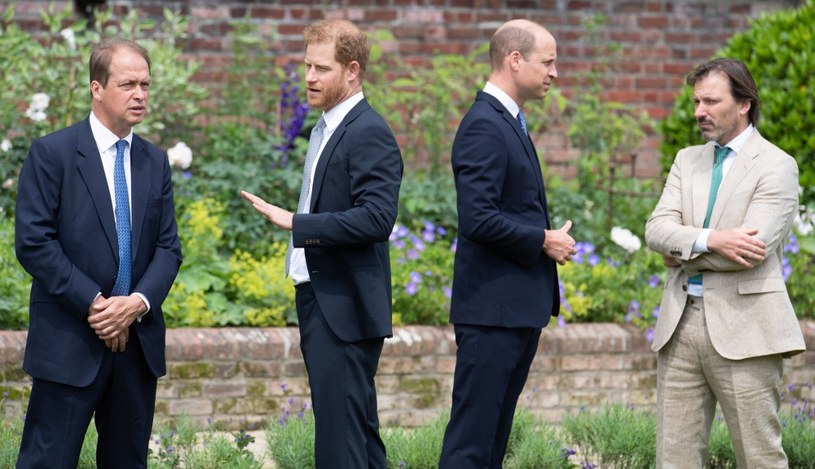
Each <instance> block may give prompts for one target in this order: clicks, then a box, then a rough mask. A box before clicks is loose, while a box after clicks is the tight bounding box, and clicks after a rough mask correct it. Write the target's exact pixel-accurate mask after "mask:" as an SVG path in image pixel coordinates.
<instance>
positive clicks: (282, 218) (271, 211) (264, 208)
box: [241, 191, 294, 231]
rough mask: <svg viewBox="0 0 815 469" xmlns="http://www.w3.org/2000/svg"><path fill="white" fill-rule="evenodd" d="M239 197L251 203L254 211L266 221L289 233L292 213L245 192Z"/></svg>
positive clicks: (292, 217)
mask: <svg viewBox="0 0 815 469" xmlns="http://www.w3.org/2000/svg"><path fill="white" fill-rule="evenodd" d="M241 196H242V197H243V198H244V199H246V200H248V201H249V202H252V206H253V207H255V210H257V211H258V212H260V213H261V214H262V215H263V216H264V217H266V219H267V220H269V221H270V222H272V224H274V225H275V226H277V227H278V228H282V229H284V230H287V231H291V226H292V220H293V219H294V214H293V213H292V212H289V211H287V210H283V209H282V208H280V207H278V206H276V205H272V204H270V203H268V202H266V201H265V200H263V199H261V198H260V197H258V196H256V195H254V194H250V193H249V192H246V191H241Z"/></svg>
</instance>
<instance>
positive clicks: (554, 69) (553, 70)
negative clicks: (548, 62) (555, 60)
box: [549, 64, 557, 78]
mask: <svg viewBox="0 0 815 469" xmlns="http://www.w3.org/2000/svg"><path fill="white" fill-rule="evenodd" d="M549 76H550V77H552V78H557V66H556V65H555V64H552V68H550V69H549Z"/></svg>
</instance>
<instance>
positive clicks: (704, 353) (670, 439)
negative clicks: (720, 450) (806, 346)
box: [656, 297, 788, 469]
mask: <svg viewBox="0 0 815 469" xmlns="http://www.w3.org/2000/svg"><path fill="white" fill-rule="evenodd" d="M732 333H733V334H734V335H738V333H739V331H737V330H735V331H732ZM782 373H783V364H782V362H781V355H770V356H764V357H755V358H748V359H744V360H728V359H726V358H724V357H722V356H721V355H719V354H718V353H717V352H716V349H714V348H713V344H712V343H711V341H710V335H709V334H708V330H707V324H706V322H705V306H704V301H703V300H702V298H696V297H689V299H688V303H687V304H686V305H685V310H684V311H683V313H682V319H681V320H680V321H679V325H678V326H677V328H676V331H674V334H673V337H671V340H670V341H669V342H668V343H667V344H666V345H665V347H663V348H662V349H661V350H660V351H659V352H658V355H657V461H656V462H657V468H660V469H696V468H703V467H706V464H707V460H708V440H709V437H710V426H711V424H712V423H713V417H714V414H715V411H716V402H717V401H718V403H719V406H720V407H721V409H722V413H723V414H724V419H725V422H726V423H727V428H728V430H729V432H730V438H731V441H732V442H733V449H734V451H735V453H736V461H737V463H738V467H739V469H754V468H755V469H774V468H779V469H785V468H787V467H788V466H787V456H786V454H784V450H783V449H782V448H781V424H780V422H779V420H778V410H779V407H780V405H781V403H780V400H781V398H780V394H779V388H778V387H779V385H780V382H781V375H782Z"/></svg>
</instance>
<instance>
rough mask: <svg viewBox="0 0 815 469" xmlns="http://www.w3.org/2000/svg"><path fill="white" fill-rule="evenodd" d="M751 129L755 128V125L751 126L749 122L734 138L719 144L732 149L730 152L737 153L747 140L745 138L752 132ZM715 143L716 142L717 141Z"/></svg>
mask: <svg viewBox="0 0 815 469" xmlns="http://www.w3.org/2000/svg"><path fill="white" fill-rule="evenodd" d="M753 130H755V127H753V124H750V125H748V126H747V128H746V129H744V131H743V132H742V133H740V134H739V135H738V136H736V138H734V139H733V140H731V141H730V142H728V143H727V145H720V146H725V147H728V148H730V150H732V153H738V152H739V150H741V147H743V146H744V144H745V143H746V142H747V139H748V138H750V135H752V134H753ZM716 143H717V144H718V142H716Z"/></svg>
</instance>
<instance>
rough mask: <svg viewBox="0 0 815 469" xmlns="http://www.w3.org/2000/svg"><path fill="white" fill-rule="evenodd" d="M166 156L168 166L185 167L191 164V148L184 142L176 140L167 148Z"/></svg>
mask: <svg viewBox="0 0 815 469" xmlns="http://www.w3.org/2000/svg"><path fill="white" fill-rule="evenodd" d="M167 158H169V160H170V166H172V167H174V168H181V169H187V168H189V167H190V165H191V164H192V150H191V149H190V147H188V146H187V144H186V143H184V142H178V143H176V144H175V146H174V147H172V148H170V149H168V150H167Z"/></svg>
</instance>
